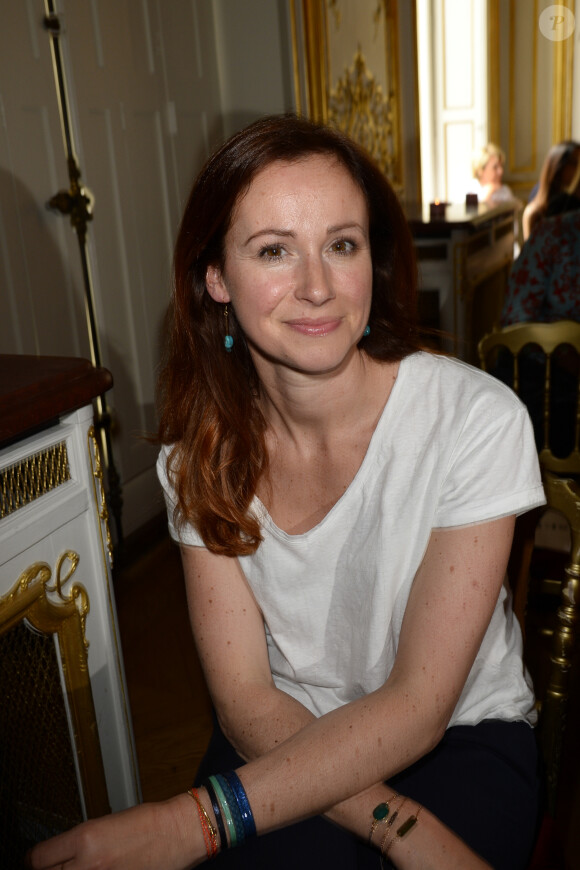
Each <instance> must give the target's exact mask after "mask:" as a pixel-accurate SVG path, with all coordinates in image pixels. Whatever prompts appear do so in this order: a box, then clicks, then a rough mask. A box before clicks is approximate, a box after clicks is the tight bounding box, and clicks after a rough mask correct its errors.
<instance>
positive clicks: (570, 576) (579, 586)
mask: <svg viewBox="0 0 580 870" xmlns="http://www.w3.org/2000/svg"><path fill="white" fill-rule="evenodd" d="M543 482H544V490H545V493H546V499H547V501H548V505H549V506H550V507H551V508H553V509H554V510H557V511H558V512H559V513H561V514H562V515H563V516H564V517H565V518H566V520H567V521H568V524H569V526H570V536H571V542H572V545H571V549H570V557H569V559H568V561H567V564H566V568H565V571H564V579H563V581H562V586H561V592H560V604H559V607H558V611H557V614H556V624H555V628H554V634H553V636H552V648H551V652H550V667H549V670H548V683H547V687H546V690H545V692H544V694H543V697H542V699H541V701H540V725H539V735H540V743H541V747H542V755H543V758H544V765H545V776H546V791H547V799H548V809H549V811H550V813H551V814H552V815H555V812H556V795H557V785H558V775H559V772H560V767H561V756H562V743H563V737H564V727H565V723H566V711H567V707H568V700H569V696H570V685H571V669H572V663H573V659H574V647H575V641H576V634H577V624H578V617H579V615H580V486H579V485H578V483H577V482H576V481H575V480H573V479H572V478H566V477H560V476H559V475H557V474H552V473H550V472H549V471H545V472H544V474H543Z"/></svg>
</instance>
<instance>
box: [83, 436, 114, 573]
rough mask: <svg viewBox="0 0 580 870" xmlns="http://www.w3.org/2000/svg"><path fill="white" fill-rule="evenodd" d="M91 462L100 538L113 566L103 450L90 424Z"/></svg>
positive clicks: (89, 445) (89, 446) (89, 448)
mask: <svg viewBox="0 0 580 870" xmlns="http://www.w3.org/2000/svg"><path fill="white" fill-rule="evenodd" d="M87 438H88V445H87V446H88V451H89V462H90V465H91V474H92V479H93V495H94V498H95V504H96V506H97V513H98V517H99V539H100V541H101V546H102V549H103V555H104V553H105V549H106V552H107V555H108V558H109V565H110V566H111V568H112V566H113V539H112V538H111V530H110V527H109V509H108V507H107V497H106V494H105V487H104V485H103V465H102V462H101V451H100V450H99V443H98V441H97V436H96V433H95V427H94V426H90V427H89V430H88V434H87Z"/></svg>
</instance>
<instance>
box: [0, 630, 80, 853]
mask: <svg viewBox="0 0 580 870" xmlns="http://www.w3.org/2000/svg"><path fill="white" fill-rule="evenodd" d="M0 685H1V686H2V702H1V703H0V782H1V784H2V785H1V788H0V866H1V867H6V868H8V867H10V868H20V867H23V866H24V865H23V856H24V854H25V851H26V850H27V849H28V848H30V846H31V845H33V844H34V843H37V842H39V841H40V840H43V839H46V838H47V837H49V836H52V835H53V834H56V833H59V832H61V831H64V830H67V829H68V828H70V827H72V826H73V825H75V824H77V823H78V822H81V821H82V810H81V804H80V799H79V788H78V783H77V776H76V771H75V765H74V758H73V749H72V746H71V741H70V736H69V726H68V721H67V715H66V711H65V705H64V699H63V694H62V688H61V684H60V677H59V669H58V662H57V653H56V649H55V644H54V640H53V638H52V636H49V635H44V634H40V633H39V632H37V631H35V630H34V629H32V628H31V627H30V626H29V625H28V624H27V623H26V622H25V621H20V622H19V623H18V624H17V625H16V626H14V627H13V628H12V629H10V630H9V631H7V632H6V633H4V634H3V635H2V636H1V637H0Z"/></svg>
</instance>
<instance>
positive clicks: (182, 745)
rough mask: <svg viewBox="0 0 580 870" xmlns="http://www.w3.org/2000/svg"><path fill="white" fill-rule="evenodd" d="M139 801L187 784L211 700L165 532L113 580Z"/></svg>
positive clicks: (207, 727)
mask: <svg viewBox="0 0 580 870" xmlns="http://www.w3.org/2000/svg"><path fill="white" fill-rule="evenodd" d="M115 596H116V600H117V613H118V619H119V630H120V633H121V643H122V646H123V655H124V659H125V672H126V676H127V684H128V692H129V698H130V703H131V710H132V715H133V729H134V732H135V742H136V744H137V756H138V760H139V768H140V773H141V787H142V791H143V798H144V800H164V799H165V798H168V797H171V795H174V794H176V793H177V792H179V791H183V790H184V789H187V788H189V786H190V785H191V783H192V781H193V777H194V775H195V772H196V770H197V767H198V765H199V762H200V760H201V758H202V755H203V753H204V751H205V748H206V746H207V742H208V740H209V735H210V731H211V706H210V701H209V696H208V693H207V689H206V687H205V682H204V679H203V675H202V673H201V669H200V666H199V662H198V659H197V654H196V651H195V647H194V644H193V640H192V636H191V629H190V627H189V620H188V615H187V605H186V600H185V591H184V584H183V577H182V573H181V562H180V558H179V551H178V550H177V547H176V546H175V545H174V544H173V543H172V542H171V541H170V540H169V538H168V537H166V536H163V537H162V538H161V539H160V540H159V541H158V542H157V543H156V544H155V545H154V546H153V547H150V548H148V549H147V551H146V552H145V553H144V555H143V556H142V557H141V558H138V559H136V560H134V561H132V562H131V564H129V565H128V566H127V567H124V568H123V569H122V570H121V571H120V572H119V575H118V576H116V578H115Z"/></svg>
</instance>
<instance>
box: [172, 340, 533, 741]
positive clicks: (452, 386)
mask: <svg viewBox="0 0 580 870" xmlns="http://www.w3.org/2000/svg"><path fill="white" fill-rule="evenodd" d="M166 455H167V448H163V449H162V451H161V454H160V457H159V461H158V473H159V477H160V480H161V483H162V485H163V488H164V491H165V496H166V500H167V507H168V515H169V528H170V533H171V535H172V537H174V538H175V539H176V540H179V541H180V542H182V543H183V544H186V545H193V546H203V542H202V541H201V539H200V537H199V535H198V534H197V532H196V531H195V530H194V529H193V528H192V527H191V526H185V527H184V528H181V529H180V530H179V531H178V530H176V528H175V527H174V525H173V521H172V518H173V506H174V499H173V495H172V489H171V486H170V484H169V483H168V480H167V475H166V470H165V465H166ZM544 502H545V499H544V494H543V490H542V485H541V478H540V473H539V467H538V460H537V454H536V448H535V444H534V437H533V432H532V428H531V424H530V421H529V418H528V414H527V411H526V409H525V408H524V406H523V405H522V404H521V402H520V401H519V399H518V398H517V397H516V396H515V394H514V393H513V392H512V391H511V390H510V389H508V388H507V387H505V386H504V385H503V384H501V383H500V382H499V381H497V380H495V379H494V378H492V377H491V376H489V375H487V374H485V373H483V372H481V371H479V370H477V369H474V368H472V367H471V366H468V365H466V364H465V363H462V362H459V361H458V360H455V359H450V358H447V357H443V356H436V355H433V354H429V353H424V352H419V353H415V354H412V355H411V356H409V357H407V358H405V359H404V360H402V362H401V363H400V367H399V373H398V376H397V379H396V381H395V384H394V386H393V389H392V391H391V395H390V397H389V400H388V402H387V403H386V406H385V408H384V411H383V413H382V415H381V418H380V420H379V422H378V424H377V427H376V429H375V432H374V434H373V437H372V439H371V442H370V444H369V447H368V450H367V453H366V455H365V458H364V460H363V462H362V464H361V466H360V468H359V470H358V472H357V474H356V476H355V478H354V480H353V481H352V483H351V484H350V486H349V487H348V489H347V490H346V492H345V493H344V495H343V496H342V497H341V499H340V500H339V501H338V502H337V503H336V504H335V505H334V507H333V508H332V509H331V510H330V511H329V513H328V514H327V515H326V516H325V517H324V519H323V520H322V521H321V522H320V523H319V524H318V525H317V526H315V527H314V528H313V529H310V530H309V531H308V532H305V533H304V534H300V535H289V534H286V533H285V532H283V531H282V530H281V529H279V528H278V527H277V526H276V525H275V524H274V522H273V521H272V519H271V518H270V516H269V514H268V513H267V511H266V509H265V508H264V506H263V505H262V503H261V502H260V501H259V500H258V499H257V498H256V499H255V501H254V506H253V509H254V510H255V511H256V512H257V515H258V516H259V518H260V523H261V528H262V534H263V541H262V543H261V544H260V546H259V547H258V549H257V551H256V553H254V554H253V555H251V556H242V557H240V558H239V562H240V565H241V567H242V569H243V571H244V574H245V576H246V578H247V580H248V583H249V584H250V586H251V588H252V590H253V592H254V594H255V597H256V600H257V601H258V603H259V606H260V608H261V609H262V612H263V615H264V622H265V631H266V637H267V643H268V651H269V657H270V666H271V669H272V674H273V677H274V681H275V683H276V685H277V686H278V687H279V688H280V689H282V690H283V691H285V692H287V693H288V694H290V695H292V696H293V697H294V698H296V699H297V700H298V701H300V702H301V703H302V704H304V706H305V707H307V708H308V709H309V710H310V711H311V712H312V713H314V714H315V715H317V716H319V715H322V714H324V713H326V712H328V711H329V710H332V709H334V708H336V707H338V706H340V705H341V704H345V703H347V702H349V701H351V700H353V699H355V698H358V697H360V696H361V695H365V694H367V693H368V692H372V691H373V690H375V689H377V688H378V687H379V686H381V685H382V684H383V683H384V681H385V680H386V678H387V677H388V675H389V673H390V671H391V668H392V666H393V662H394V660H395V655H396V652H397V645H398V640H399V634H400V630H401V624H402V620H403V614H404V612H405V606H406V603H407V599H408V596H409V591H410V588H411V584H412V582H413V578H414V577H415V574H416V572H417V569H418V567H419V565H420V563H421V560H422V558H423V555H424V553H425V549H426V547H427V543H428V540H429V536H430V534H431V530H432V529H434V528H442V527H452V526H462V525H466V524H471V523H481V522H485V521H487V520H491V519H496V518H498V517H501V516H507V515H511V514H518V513H523V512H525V511H526V510H528V509H530V508H532V507H535V506H538V505H540V504H544ZM441 630H442V631H444V630H445V626H444V625H442V626H441ZM521 650H522V640H521V632H520V628H519V625H518V623H517V620H516V619H515V617H514V616H513V614H512V610H511V601H510V595H509V592H508V590H507V586H504V587H503V588H502V591H501V593H500V595H499V599H498V602H497V605H496V609H495V612H494V614H493V617H492V620H491V623H490V625H489V627H488V630H487V632H486V635H485V637H484V640H483V642H482V645H481V648H480V650H479V653H478V655H477V658H476V661H475V663H474V665H473V667H472V669H471V672H470V674H469V677H468V679H467V682H466V685H465V687H464V689H463V692H462V694H461V697H460V699H459V702H458V704H457V707H456V709H455V711H454V714H453V716H452V719H451V722H450V724H451V725H455V724H476V723H477V722H479V721H481V720H483V719H488V718H499V719H504V720H516V719H527V720H528V721H529V722H530V723H533V722H534V721H535V713H534V710H533V703H534V701H533V694H532V690H531V687H530V683H529V678H528V677H527V675H526V674H525V673H524V669H523V665H522V657H521Z"/></svg>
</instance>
